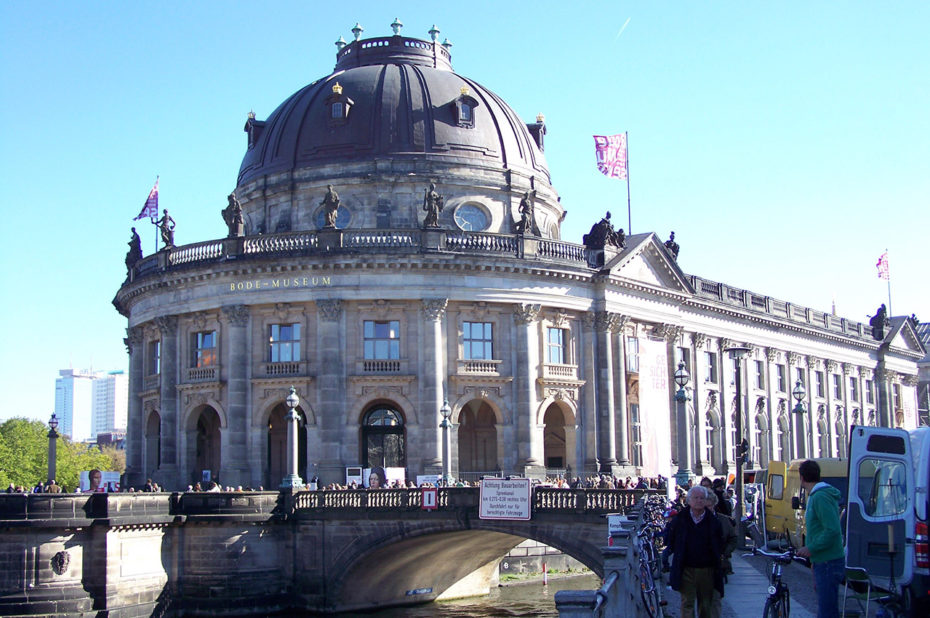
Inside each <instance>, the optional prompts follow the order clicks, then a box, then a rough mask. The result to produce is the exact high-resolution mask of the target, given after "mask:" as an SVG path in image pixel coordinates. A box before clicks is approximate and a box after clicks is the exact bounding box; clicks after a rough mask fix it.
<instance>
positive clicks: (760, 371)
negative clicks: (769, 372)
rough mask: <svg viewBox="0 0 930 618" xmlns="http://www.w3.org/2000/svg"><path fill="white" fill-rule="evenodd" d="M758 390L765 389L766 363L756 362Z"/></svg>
mask: <svg viewBox="0 0 930 618" xmlns="http://www.w3.org/2000/svg"><path fill="white" fill-rule="evenodd" d="M756 388H758V389H764V388H765V362H763V361H760V360H757V361H756Z"/></svg>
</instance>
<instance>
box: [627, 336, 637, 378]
mask: <svg viewBox="0 0 930 618" xmlns="http://www.w3.org/2000/svg"><path fill="white" fill-rule="evenodd" d="M626 370H627V373H639V339H637V338H636V337H627V338H626Z"/></svg>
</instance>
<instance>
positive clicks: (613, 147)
mask: <svg viewBox="0 0 930 618" xmlns="http://www.w3.org/2000/svg"><path fill="white" fill-rule="evenodd" d="M626 155H627V151H626V133H620V134H619V135H595V136H594V156H595V158H596V160H597V169H599V170H600V171H601V173H602V174H604V175H605V176H607V177H609V178H619V179H621V180H624V179H626V177H627V171H628V169H627V157H626Z"/></svg>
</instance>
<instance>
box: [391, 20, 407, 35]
mask: <svg viewBox="0 0 930 618" xmlns="http://www.w3.org/2000/svg"><path fill="white" fill-rule="evenodd" d="M403 27H404V24H403V23H401V21H400V20H399V19H398V18H396V17H395V18H394V21H393V22H392V23H391V30H393V31H394V36H400V30H401V28H403Z"/></svg>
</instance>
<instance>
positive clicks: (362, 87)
mask: <svg viewBox="0 0 930 618" xmlns="http://www.w3.org/2000/svg"><path fill="white" fill-rule="evenodd" d="M337 84H338V86H337ZM334 88H335V90H336V91H337V92H338V91H339V90H341V94H337V92H334ZM340 100H341V101H342V102H345V103H346V105H347V107H348V110H347V113H346V114H345V117H344V118H343V117H337V118H334V114H340V113H342V112H334V111H333V104H334V103H337V104H338V103H340ZM463 105H468V106H470V107H471V108H472V110H473V114H474V117H473V118H464V119H463V118H461V117H460V112H461V110H462V108H463ZM466 113H467V112H466ZM251 124H252V127H251V129H250V130H251V131H252V133H250V146H249V149H248V152H247V153H246V155H245V157H244V158H243V161H242V166H241V168H240V170H239V183H238V184H239V185H240V186H241V185H245V184H248V183H249V182H251V181H254V180H255V179H257V178H259V177H261V176H263V175H267V174H277V173H281V172H286V171H290V170H297V169H301V168H306V167H313V166H319V165H329V164H331V163H333V162H334V161H344V160H357V159H370V158H378V157H384V156H390V157H392V158H394V157H404V156H415V157H422V156H423V155H427V156H429V157H436V158H439V159H450V160H459V161H460V162H474V163H476V164H479V165H493V166H500V167H503V168H507V169H519V170H521V171H524V172H525V173H527V174H529V175H535V176H537V177H538V178H539V177H541V178H539V179H540V180H542V179H543V178H544V179H545V180H546V181H548V179H549V171H548V169H547V167H546V161H545V158H544V156H543V154H542V150H541V148H540V145H539V144H538V143H537V141H536V140H537V138H536V137H534V136H533V135H531V134H530V131H529V130H528V128H527V125H526V124H525V123H524V122H523V121H521V120H520V118H519V117H518V116H517V114H516V113H514V111H513V110H512V109H511V108H510V107H509V106H508V105H507V104H506V103H505V102H504V101H503V100H501V98H500V97H498V96H497V95H496V94H494V93H493V92H491V91H489V90H487V89H486V88H484V87H482V86H481V85H479V84H478V83H476V82H475V81H473V80H471V79H468V78H466V77H462V76H460V75H458V74H456V73H454V72H452V66H451V62H450V56H449V52H448V50H447V49H446V48H445V47H443V46H442V45H440V44H438V43H436V42H426V41H421V40H418V39H410V38H406V37H401V36H392V37H384V38H379V39H366V40H362V41H356V42H353V43H350V44H349V45H347V46H345V47H344V48H343V49H342V50H340V52H339V53H338V54H337V62H336V67H335V70H334V71H333V73H332V74H331V75H329V76H327V77H324V78H323V79H319V80H317V81H315V82H313V83H312V84H310V85H308V86H306V87H304V88H302V89H301V90H299V91H297V92H296V93H294V94H293V95H292V96H290V97H289V98H288V99H287V100H286V101H284V102H283V103H282V104H281V105H280V106H279V107H278V108H277V109H276V110H275V111H274V112H273V113H272V114H271V116H270V117H269V118H268V120H267V121H266V122H264V123H262V122H254V121H253V122H252V123H251ZM533 128H534V130H535V131H536V132H538V131H539V127H538V123H537V125H533ZM247 130H249V129H247Z"/></svg>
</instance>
